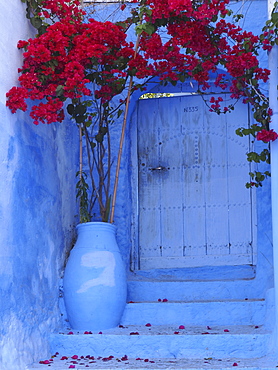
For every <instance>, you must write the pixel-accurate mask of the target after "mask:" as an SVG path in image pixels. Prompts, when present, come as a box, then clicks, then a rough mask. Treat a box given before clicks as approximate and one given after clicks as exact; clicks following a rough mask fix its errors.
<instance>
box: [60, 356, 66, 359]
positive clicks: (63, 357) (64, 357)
mask: <svg viewBox="0 0 278 370" xmlns="http://www.w3.org/2000/svg"><path fill="white" fill-rule="evenodd" d="M67 359H68V357H67V356H62V357H61V358H60V360H67Z"/></svg>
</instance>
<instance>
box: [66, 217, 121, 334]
mask: <svg viewBox="0 0 278 370" xmlns="http://www.w3.org/2000/svg"><path fill="white" fill-rule="evenodd" d="M77 232H78V237H77V242H76V244H75V246H74V248H73V249H72V250H71V253H70V256H69V259H68V262H67V265H66V269H65V275H64V301H65V306H66V311H67V315H68V320H69V323H70V325H71V327H72V329H76V330H104V329H109V328H113V327H115V326H117V325H119V322H120V319H121V316H122V313H123V310H124V308H125V304H126V295H127V283H126V274H125V267H124V264H123V261H122V258H121V255H120V251H119V248H118V245H117V242H116V235H115V234H116V227H115V226H114V225H112V224H109V223H106V222H88V223H84V224H79V225H77Z"/></svg>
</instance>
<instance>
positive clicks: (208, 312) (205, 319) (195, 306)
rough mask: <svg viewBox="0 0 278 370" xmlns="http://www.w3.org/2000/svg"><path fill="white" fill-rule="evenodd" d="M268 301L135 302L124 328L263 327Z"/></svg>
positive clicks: (123, 323)
mask: <svg viewBox="0 0 278 370" xmlns="http://www.w3.org/2000/svg"><path fill="white" fill-rule="evenodd" d="M265 318H266V304H265V300H264V299H250V300H228V301H227V300H226V301H199V302H172V301H171V302H170V301H167V302H163V301H161V302H133V303H128V304H127V305H126V309H125V311H124V314H123V317H122V320H121V324H122V325H145V324H147V323H150V324H152V325H181V324H182V325H185V326H198V325H204V326H206V325H208V326H213V325H262V324H264V322H265Z"/></svg>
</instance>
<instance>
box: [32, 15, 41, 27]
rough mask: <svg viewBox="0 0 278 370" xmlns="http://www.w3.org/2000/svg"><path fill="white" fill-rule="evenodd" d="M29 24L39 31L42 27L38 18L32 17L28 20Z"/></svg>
mask: <svg viewBox="0 0 278 370" xmlns="http://www.w3.org/2000/svg"><path fill="white" fill-rule="evenodd" d="M30 22H31V24H32V26H33V27H35V28H36V29H39V28H40V27H41V26H42V20H41V19H40V18H39V17H33V18H31V19H30Z"/></svg>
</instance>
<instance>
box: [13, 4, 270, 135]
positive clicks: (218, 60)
mask: <svg viewBox="0 0 278 370" xmlns="http://www.w3.org/2000/svg"><path fill="white" fill-rule="evenodd" d="M132 3H133V4H131V5H132V7H131V13H130V16H129V17H128V18H127V19H126V20H125V21H122V22H119V23H112V22H99V21H96V20H95V19H93V18H91V19H88V20H87V21H86V22H84V21H83V16H84V12H83V11H82V10H81V9H80V0H43V1H42V2H40V6H39V7H38V9H39V13H38V15H37V18H38V17H41V19H42V20H47V21H48V22H45V23H43V27H41V23H40V22H38V26H37V28H38V30H39V33H38V35H37V36H36V37H35V38H32V39H29V40H28V41H19V43H18V48H20V49H22V50H23V51H24V52H23V58H24V61H23V66H22V68H21V69H20V70H19V72H20V76H19V84H20V86H18V87H13V88H11V90H10V91H9V92H8V93H7V106H8V107H9V108H10V109H11V111H12V112H13V113H15V112H16V111H17V110H18V109H21V110H23V111H26V110H27V104H26V100H27V99H31V100H33V101H39V102H38V103H36V104H34V105H33V107H32V109H31V112H30V115H31V117H32V119H33V121H34V123H35V124H38V123H39V122H42V123H51V122H61V121H62V120H63V119H64V103H65V101H66V100H67V99H71V100H72V107H73V108H72V107H71V108H70V111H71V112H73V113H72V114H73V117H74V118H76V119H77V121H76V122H77V123H81V122H82V121H84V120H86V119H87V116H86V115H85V114H81V115H80V114H79V113H78V112H76V111H75V110H74V109H75V108H76V104H77V102H78V101H79V99H80V98H81V97H83V96H89V97H91V99H96V100H98V101H99V103H100V104H101V105H102V106H103V107H104V109H106V107H107V104H108V103H109V102H110V101H111V100H112V99H113V98H114V97H115V96H117V95H120V94H122V92H123V91H124V90H125V88H126V87H127V86H128V83H129V82H128V81H129V79H133V77H134V76H135V77H136V79H133V80H131V81H132V88H131V91H135V90H136V89H138V88H142V85H143V84H144V82H145V81H146V80H147V79H149V78H151V77H153V76H158V77H159V78H160V80H161V81H163V82H166V83H168V82H171V83H173V84H175V83H176V82H177V81H178V80H180V81H184V80H185V79H186V78H190V79H194V80H195V81H197V83H198V84H199V86H200V88H199V91H202V90H203V91H205V90H206V89H208V88H209V87H210V83H211V82H210V77H209V76H210V73H211V72H216V71H217V68H218V67H219V66H222V67H223V68H224V69H226V73H221V74H219V75H218V77H216V79H215V81H214V84H215V85H216V86H217V87H218V88H220V89H223V90H225V91H227V89H230V95H231V97H232V98H234V99H239V98H243V99H244V101H245V102H246V103H250V104H251V105H252V107H253V108H252V109H253V112H254V119H255V120H256V121H257V122H258V124H259V126H258V127H257V128H256V130H255V131H253V132H249V131H248V134H252V135H253V136H256V137H257V139H258V140H262V141H264V142H269V141H271V140H276V138H277V136H276V133H274V132H271V131H269V127H268V126H269V122H270V120H271V115H270V114H269V109H268V103H266V102H265V99H261V96H262V95H263V94H261V92H260V89H259V86H260V82H266V81H267V80H268V77H269V71H268V70H267V69H262V68H261V67H260V66H259V61H258V58H257V55H258V50H259V48H260V47H262V49H264V50H267V51H268V50H270V48H271V46H272V45H273V44H274V42H276V40H277V39H276V37H277V35H276V31H274V26H275V25H274V23H275V22H274V20H273V24H272V23H271V22H270V23H269V26H268V27H265V29H264V32H263V34H262V35H260V37H258V36H256V35H253V34H252V33H251V32H247V31H244V30H243V29H241V28H240V27H239V26H236V25H235V24H233V23H232V22H229V21H227V20H226V18H225V17H226V15H227V14H230V13H231V12H230V11H229V10H228V9H227V5H228V3H229V0H208V1H191V0H144V1H137V0H133V1H132ZM124 8H125V6H121V9H124ZM37 18H36V19H35V21H34V22H33V23H32V24H33V25H34V24H36V22H37V20H38V19H37ZM132 24H135V29H136V32H137V34H138V35H139V36H138V37H139V44H138V48H137V47H136V48H135V46H134V44H133V43H131V42H127V40H126V31H127V30H128V29H130V26H131V25H132ZM162 34H163V37H162ZM196 35H198V37H196ZM164 36H167V37H164ZM92 86H94V87H92ZM125 101H126V100H123V102H125ZM221 104H223V102H222V101H221V98H218V99H214V100H211V106H210V109H211V110H212V111H215V112H217V113H218V114H219V113H221V112H224V113H226V112H227V111H229V109H230V108H229V107H221ZM78 120H79V121H78ZM89 121H90V120H89ZM241 132H243V131H241ZM100 134H101V135H102V133H100ZM243 135H245V131H244V132H243Z"/></svg>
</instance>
